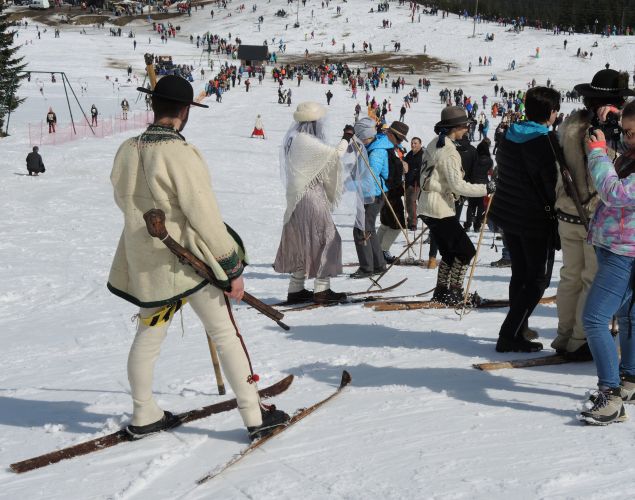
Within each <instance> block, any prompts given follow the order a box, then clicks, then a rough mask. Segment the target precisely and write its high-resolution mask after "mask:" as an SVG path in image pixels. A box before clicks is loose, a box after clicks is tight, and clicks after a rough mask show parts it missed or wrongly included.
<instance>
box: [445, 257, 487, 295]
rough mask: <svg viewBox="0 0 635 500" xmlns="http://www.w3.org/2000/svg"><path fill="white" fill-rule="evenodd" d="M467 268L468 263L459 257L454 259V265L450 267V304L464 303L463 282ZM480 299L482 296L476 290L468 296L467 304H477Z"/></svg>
mask: <svg viewBox="0 0 635 500" xmlns="http://www.w3.org/2000/svg"><path fill="white" fill-rule="evenodd" d="M467 268H468V264H464V263H463V262H461V261H460V260H459V259H457V258H455V259H454V262H453V263H452V267H451V268H450V291H449V305H459V304H462V303H463V299H464V297H465V290H464V289H463V282H464V281H465V274H466V273H467ZM480 300H481V298H480V297H479V296H478V294H477V293H476V292H474V293H471V294H470V295H469V297H468V298H467V304H468V305H472V306H477V305H478V304H479V302H480Z"/></svg>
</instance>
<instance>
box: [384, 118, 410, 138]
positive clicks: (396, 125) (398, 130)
mask: <svg viewBox="0 0 635 500" xmlns="http://www.w3.org/2000/svg"><path fill="white" fill-rule="evenodd" d="M388 130H389V131H390V132H392V133H393V134H395V137H397V139H399V140H401V141H405V140H407V139H408V137H407V135H408V130H410V127H408V125H406V124H405V123H403V122H392V123H391V124H390V127H388Z"/></svg>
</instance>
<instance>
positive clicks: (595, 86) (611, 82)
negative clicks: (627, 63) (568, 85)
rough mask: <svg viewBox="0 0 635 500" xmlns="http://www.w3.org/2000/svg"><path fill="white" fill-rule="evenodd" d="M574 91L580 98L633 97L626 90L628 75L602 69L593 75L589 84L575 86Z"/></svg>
mask: <svg viewBox="0 0 635 500" xmlns="http://www.w3.org/2000/svg"><path fill="white" fill-rule="evenodd" d="M574 88H575V90H576V91H577V92H578V94H580V95H581V96H582V97H626V96H629V95H635V91H633V90H631V89H629V88H628V73H626V72H623V73H619V72H617V71H615V70H614V69H603V70H601V71H598V72H597V73H596V74H595V75H593V79H592V80H591V83H581V84H579V85H576V86H575V87H574Z"/></svg>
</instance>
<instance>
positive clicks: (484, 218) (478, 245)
mask: <svg viewBox="0 0 635 500" xmlns="http://www.w3.org/2000/svg"><path fill="white" fill-rule="evenodd" d="M493 199H494V194H492V195H491V196H490V197H489V202H488V203H487V209H486V210H485V215H483V222H482V223H481V231H480V233H479V235H478V243H477V244H476V254H475V255H474V260H473V261H472V268H471V269H470V277H469V278H468V280H467V285H466V287H465V295H464V296H463V306H462V307H461V314H460V315H459V321H461V320H462V319H463V315H464V314H465V308H466V307H467V298H468V297H469V294H470V286H471V285H472V278H473V277H474V269H475V268H476V261H477V259H478V253H479V251H480V249H481V243H482V242H483V234H484V233H485V226H486V225H487V216H488V214H489V208H490V207H491V206H492V200H493Z"/></svg>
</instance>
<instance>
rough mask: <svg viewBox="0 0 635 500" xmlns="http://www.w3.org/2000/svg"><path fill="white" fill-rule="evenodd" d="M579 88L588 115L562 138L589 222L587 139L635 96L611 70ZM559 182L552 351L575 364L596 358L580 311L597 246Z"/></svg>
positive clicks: (580, 114)
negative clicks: (555, 317)
mask: <svg viewBox="0 0 635 500" xmlns="http://www.w3.org/2000/svg"><path fill="white" fill-rule="evenodd" d="M575 88H576V90H577V91H578V93H579V94H580V95H581V96H582V97H583V99H584V101H583V102H584V106H585V109H582V110H578V111H574V112H573V113H571V115H570V116H569V117H568V118H567V119H566V120H565V121H564V123H563V124H562V125H560V127H559V128H558V134H559V138H560V144H561V146H562V149H563V153H564V160H565V163H566V165H567V167H568V168H569V170H570V172H571V176H572V178H573V180H574V183H575V186H576V188H577V191H578V195H579V197H580V202H581V203H582V205H583V208H584V211H585V215H586V217H587V220H590V219H591V217H592V215H593V213H594V212H595V208H596V207H597V204H598V200H599V198H598V195H597V192H596V189H595V186H594V185H593V181H592V179H591V177H590V175H589V172H588V170H587V165H586V153H585V150H584V139H585V138H586V137H587V136H588V130H589V127H590V126H591V125H594V126H597V127H600V128H603V127H605V126H606V121H607V120H606V118H607V113H608V111H609V106H616V107H617V108H621V107H622V106H623V105H624V103H625V100H626V99H625V98H626V97H627V96H632V95H635V92H634V91H633V90H630V89H628V75H626V74H620V73H618V72H617V71H615V70H612V69H603V70H601V71H598V72H597V73H596V74H595V75H594V76H593V79H592V81H591V83H583V84H580V85H576V87H575ZM608 146H609V157H610V158H615V155H616V154H615V151H614V149H613V147H614V146H615V145H612V144H611V143H610V142H609V145H608ZM611 146H613V147H611ZM558 177H559V178H558V184H557V186H556V204H555V208H556V213H557V217H558V233H559V235H560V242H561V247H562V267H561V268H560V283H559V284H558V293H557V295H556V305H557V308H558V330H557V336H556V338H555V339H554V340H553V342H552V343H551V347H553V348H554V349H555V350H556V351H557V352H560V353H564V355H565V357H567V358H569V359H571V360H573V361H588V360H591V359H593V356H592V355H591V350H590V349H589V346H588V344H587V341H586V335H585V333H584V328H583V326H582V311H583V309H584V304H585V303H586V297H587V293H588V291H589V289H590V287H591V284H592V283H593V279H594V278H595V274H596V272H597V261H596V257H595V252H594V249H593V246H591V245H589V244H588V243H587V231H586V229H585V227H584V223H583V221H582V220H581V219H580V217H579V214H578V212H577V210H576V206H575V203H574V201H573V198H572V197H571V196H570V195H569V193H568V192H567V190H566V189H565V186H564V185H563V183H562V178H561V177H560V176H558ZM607 328H608V326H607Z"/></svg>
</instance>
